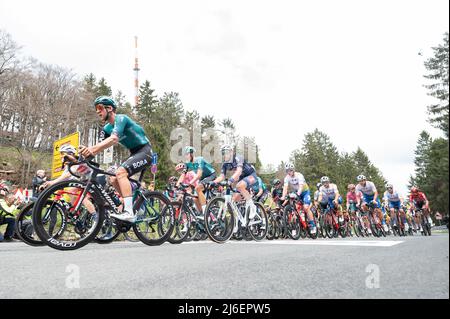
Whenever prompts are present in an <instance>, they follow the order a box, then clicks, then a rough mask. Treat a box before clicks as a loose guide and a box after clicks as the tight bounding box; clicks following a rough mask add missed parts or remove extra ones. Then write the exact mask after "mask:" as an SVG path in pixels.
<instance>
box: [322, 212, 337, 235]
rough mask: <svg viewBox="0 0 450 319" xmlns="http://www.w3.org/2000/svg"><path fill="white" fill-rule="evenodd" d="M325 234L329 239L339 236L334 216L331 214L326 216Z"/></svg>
mask: <svg viewBox="0 0 450 319" xmlns="http://www.w3.org/2000/svg"><path fill="white" fill-rule="evenodd" d="M324 228H325V233H326V235H327V237H328V238H330V239H332V238H335V237H336V236H337V235H338V232H337V230H336V228H334V224H333V216H332V213H331V212H328V213H326V214H325V225H324Z"/></svg>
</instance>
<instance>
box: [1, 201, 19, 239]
mask: <svg viewBox="0 0 450 319" xmlns="http://www.w3.org/2000/svg"><path fill="white" fill-rule="evenodd" d="M15 202H16V199H15V197H14V195H13V194H8V195H7V196H6V197H5V198H4V199H0V225H4V224H6V225H8V226H7V227H6V232H5V235H4V238H3V240H2V241H4V242H10V241H13V239H12V237H13V235H14V226H15V224H16V218H15V214H16V213H17V212H18V207H17V206H16V205H15Z"/></svg>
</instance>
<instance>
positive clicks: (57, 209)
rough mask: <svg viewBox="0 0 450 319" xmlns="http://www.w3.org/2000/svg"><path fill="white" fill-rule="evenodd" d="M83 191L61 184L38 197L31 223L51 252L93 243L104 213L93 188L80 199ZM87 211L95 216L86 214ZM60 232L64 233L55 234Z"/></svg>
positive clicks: (82, 185) (71, 184)
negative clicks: (59, 230) (52, 249)
mask: <svg viewBox="0 0 450 319" xmlns="http://www.w3.org/2000/svg"><path fill="white" fill-rule="evenodd" d="M85 189H86V183H84V182H80V181H62V182H59V183H56V184H55V185H52V186H50V187H49V188H47V189H45V190H44V191H43V192H42V193H41V195H40V196H39V198H38V200H37V201H36V203H35V205H34V208H33V219H32V223H33V226H34V229H35V232H36V234H37V235H38V237H39V239H40V240H41V241H43V242H44V243H45V244H47V245H48V246H50V247H52V248H54V249H58V250H74V249H79V248H81V247H83V246H85V245H87V244H88V243H89V242H91V241H92V240H94V238H95V236H97V234H98V232H99V231H100V228H101V226H102V225H103V221H104V217H105V211H104V207H103V204H102V202H101V201H100V200H99V199H100V197H99V196H100V195H99V194H97V193H96V191H95V189H94V188H91V189H90V191H89V193H88V194H86V196H85V197H84V199H82V195H83V193H84V191H85ZM90 209H92V210H94V211H95V213H90V212H89V211H90ZM61 228H64V231H63V232H62V233H59V232H58V229H61ZM55 230H56V231H55Z"/></svg>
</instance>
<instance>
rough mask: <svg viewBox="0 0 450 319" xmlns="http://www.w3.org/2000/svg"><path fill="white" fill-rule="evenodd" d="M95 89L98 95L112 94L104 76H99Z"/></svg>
mask: <svg viewBox="0 0 450 319" xmlns="http://www.w3.org/2000/svg"><path fill="white" fill-rule="evenodd" d="M96 89H97V90H96V91H97V92H96V93H97V95H98V96H100V95H107V96H111V95H112V90H111V87H110V86H109V85H108V84H107V83H106V80H105V78H101V79H100V80H99V81H98V85H97V87H96Z"/></svg>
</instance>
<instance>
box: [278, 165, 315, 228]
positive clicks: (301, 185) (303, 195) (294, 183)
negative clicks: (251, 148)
mask: <svg viewBox="0 0 450 319" xmlns="http://www.w3.org/2000/svg"><path fill="white" fill-rule="evenodd" d="M284 168H285V171H286V177H285V178H284V187H283V196H282V197H281V200H283V201H284V200H285V199H286V195H287V193H288V190H289V189H291V190H294V191H295V192H297V196H298V198H299V199H300V201H302V202H303V208H304V209H305V212H306V215H307V216H308V223H309V226H310V230H311V234H315V233H316V231H317V228H316V224H315V223H314V218H313V214H312V212H311V210H310V209H309V208H310V205H311V195H310V192H309V186H308V184H307V183H306V180H305V177H304V176H303V174H301V173H298V172H296V171H295V167H294V164H292V163H287V164H286V165H285V167H284Z"/></svg>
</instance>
